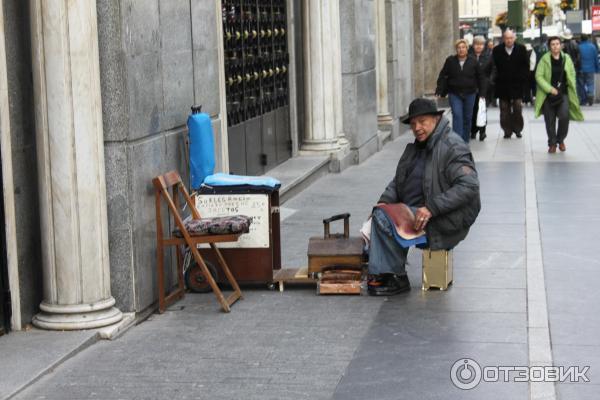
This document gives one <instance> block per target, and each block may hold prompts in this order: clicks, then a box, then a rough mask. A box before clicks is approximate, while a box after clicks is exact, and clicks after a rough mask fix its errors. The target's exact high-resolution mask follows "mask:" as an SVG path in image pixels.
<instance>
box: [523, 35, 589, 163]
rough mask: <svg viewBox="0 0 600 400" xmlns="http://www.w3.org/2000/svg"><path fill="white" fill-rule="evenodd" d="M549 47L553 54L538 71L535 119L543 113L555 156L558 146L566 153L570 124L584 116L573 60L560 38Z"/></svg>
mask: <svg viewBox="0 0 600 400" xmlns="http://www.w3.org/2000/svg"><path fill="white" fill-rule="evenodd" d="M548 48H549V49H550V51H549V52H547V53H546V54H544V55H543V56H542V58H541V59H540V62H539V64H538V66H537V70H536V72H535V81H536V83H537V92H536V96H535V117H536V118H537V117H539V116H540V115H541V114H542V113H543V114H544V122H545V123H546V134H547V135H548V153H556V147H557V146H558V148H559V149H560V151H566V150H567V146H566V145H565V138H566V137H567V133H568V131H569V121H570V120H573V121H583V114H582V113H581V109H580V108H579V98H578V97H577V86H576V74H575V66H574V65H573V61H572V60H571V57H570V56H569V55H568V54H566V53H564V52H563V51H562V50H561V43H560V38H558V37H557V36H553V37H551V38H549V39H548ZM557 119H558V129H557V128H556V120H557Z"/></svg>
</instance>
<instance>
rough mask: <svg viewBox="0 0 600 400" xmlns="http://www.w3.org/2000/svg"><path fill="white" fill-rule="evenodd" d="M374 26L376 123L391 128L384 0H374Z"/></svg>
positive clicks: (387, 128)
mask: <svg viewBox="0 0 600 400" xmlns="http://www.w3.org/2000/svg"><path fill="white" fill-rule="evenodd" d="M375 7H376V9H375V27H376V30H377V40H376V43H377V45H376V51H375V65H376V71H375V72H376V75H377V124H378V125H379V127H380V128H383V129H385V130H391V128H392V123H393V120H392V116H391V115H390V111H389V107H388V70H387V40H386V33H387V29H386V19H385V0H375Z"/></svg>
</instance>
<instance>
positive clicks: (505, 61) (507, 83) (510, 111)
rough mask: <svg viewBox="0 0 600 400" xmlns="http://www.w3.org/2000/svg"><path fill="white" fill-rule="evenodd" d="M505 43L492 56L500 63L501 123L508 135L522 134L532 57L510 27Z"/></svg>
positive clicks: (499, 94) (497, 86) (505, 32)
mask: <svg viewBox="0 0 600 400" xmlns="http://www.w3.org/2000/svg"><path fill="white" fill-rule="evenodd" d="M502 39H503V43H501V44H499V45H498V46H496V47H494V50H493V52H492V58H493V60H494V65H495V66H496V78H495V79H496V81H495V86H496V97H498V98H499V99H500V126H501V127H502V130H503V131H504V138H505V139H509V138H510V137H511V136H512V134H513V133H514V134H515V135H516V136H517V137H518V138H520V137H522V133H521V131H522V130H523V104H522V103H523V100H522V99H523V92H524V90H525V87H526V85H527V84H528V80H527V77H528V76H529V57H528V56H527V50H526V49H525V46H523V45H522V44H518V43H516V42H515V32H514V31H512V30H510V29H507V30H505V31H504V33H503V35H502Z"/></svg>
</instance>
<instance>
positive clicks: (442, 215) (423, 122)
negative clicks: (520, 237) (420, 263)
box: [368, 98, 481, 296]
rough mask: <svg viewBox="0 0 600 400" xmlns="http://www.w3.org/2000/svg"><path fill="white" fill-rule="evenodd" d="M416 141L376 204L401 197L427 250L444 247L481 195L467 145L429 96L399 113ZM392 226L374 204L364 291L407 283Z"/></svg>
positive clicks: (467, 221) (461, 231) (404, 251)
mask: <svg viewBox="0 0 600 400" xmlns="http://www.w3.org/2000/svg"><path fill="white" fill-rule="evenodd" d="M400 120H401V121H402V123H404V124H410V128H411V130H412V132H413V134H414V136H415V142H414V143H411V144H408V145H407V146H406V149H405V150H404V153H403V154H402V156H401V157H400V161H399V162H398V167H397V168H396V175H395V176H394V178H393V179H392V181H391V182H390V183H389V185H388V186H387V188H386V189H385V191H384V192H383V194H382V195H381V197H380V198H379V201H378V205H382V204H397V203H403V204H405V205H406V206H408V207H409V208H410V209H411V210H413V212H414V216H415V225H414V229H415V231H422V230H425V232H426V237H427V246H428V247H429V248H430V249H431V250H443V249H445V250H449V249H452V248H454V247H455V246H456V245H457V244H458V243H459V242H460V241H462V240H463V239H464V238H465V237H466V236H467V233H468V232H469V227H470V226H471V225H472V224H473V223H474V222H475V219H476V218H477V215H478V214H479V210H480V208H481V201H480V196H479V180H478V177H477V171H476V169H475V162H474V161H473V156H472V154H471V151H470V150H469V146H468V145H467V144H466V143H465V142H464V141H463V140H462V139H461V138H460V137H459V136H458V135H457V134H456V133H454V132H452V128H450V122H449V121H448V120H447V119H446V118H445V117H444V116H443V115H442V111H438V109H437V107H436V105H435V103H434V102H433V101H431V100H427V99H423V98H419V99H415V100H413V101H412V102H411V103H410V106H409V108H408V114H407V115H405V116H403V117H402V118H401V119H400ZM394 229H395V227H394V226H393V225H392V224H391V223H390V222H389V220H388V219H387V218H386V216H385V213H384V211H383V210H382V209H381V208H379V207H376V208H375V209H374V211H373V215H372V221H371V235H370V250H369V281H368V292H369V294H371V295H374V296H388V295H394V294H397V293H401V292H404V291H407V290H409V289H410V282H409V281H408V277H407V276H406V256H407V255H408V248H404V247H402V246H401V245H400V244H399V243H398V242H397V241H396V239H395V238H394V235H393V230H394Z"/></svg>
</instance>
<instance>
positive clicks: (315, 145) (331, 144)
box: [301, 138, 340, 152]
mask: <svg viewBox="0 0 600 400" xmlns="http://www.w3.org/2000/svg"><path fill="white" fill-rule="evenodd" d="M339 147H340V146H339V144H338V139H337V138H334V139H328V140H306V139H305V140H304V142H303V143H302V146H301V150H302V151H309V152H332V151H337V150H338V149H339Z"/></svg>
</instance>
